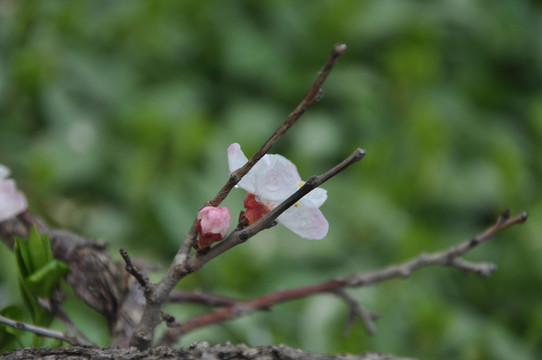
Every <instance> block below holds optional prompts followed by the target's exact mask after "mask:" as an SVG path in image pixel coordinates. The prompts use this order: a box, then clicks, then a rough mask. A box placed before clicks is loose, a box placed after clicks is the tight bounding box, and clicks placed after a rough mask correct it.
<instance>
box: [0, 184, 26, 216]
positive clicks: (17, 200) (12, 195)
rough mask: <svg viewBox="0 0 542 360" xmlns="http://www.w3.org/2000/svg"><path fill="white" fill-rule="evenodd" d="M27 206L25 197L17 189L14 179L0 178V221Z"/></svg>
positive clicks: (18, 212) (16, 213)
mask: <svg viewBox="0 0 542 360" xmlns="http://www.w3.org/2000/svg"><path fill="white" fill-rule="evenodd" d="M27 206H28V204H27V202H26V197H25V196H24V194H23V193H22V192H20V191H18V190H17V187H16V185H15V181H13V180H11V179H8V180H0V221H4V220H7V219H9V218H12V217H14V216H15V215H18V214H20V213H21V212H23V211H24V210H25V209H26V208H27Z"/></svg>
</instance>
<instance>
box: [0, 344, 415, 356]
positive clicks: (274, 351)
mask: <svg viewBox="0 0 542 360" xmlns="http://www.w3.org/2000/svg"><path fill="white" fill-rule="evenodd" d="M36 358H39V359H55V360H68V359H69V360H79V359H81V360H92V359H100V360H108V359H115V360H116V359H126V360H136V359H137V360H146V359H153V360H155V359H166V360H167V359H179V360H181V359H183V360H222V359H239V360H301V359H303V360H407V359H406V358H398V357H395V356H391V355H382V354H378V353H364V354H360V355H350V354H341V355H325V354H318V353H310V352H306V351H302V350H298V349H293V348H291V347H288V346H286V345H272V346H262V347H249V346H247V345H244V344H241V345H232V344H230V343H224V344H219V345H215V346H210V345H209V343H207V342H197V343H194V344H192V345H190V347H188V348H183V349H171V348H169V347H165V346H160V347H156V348H150V349H147V350H142V351H140V350H137V349H136V348H135V347H130V348H100V347H80V346H77V347H64V348H54V349H50V348H38V349H19V350H15V351H13V352H11V353H5V354H3V355H0V359H6V360H34V359H36Z"/></svg>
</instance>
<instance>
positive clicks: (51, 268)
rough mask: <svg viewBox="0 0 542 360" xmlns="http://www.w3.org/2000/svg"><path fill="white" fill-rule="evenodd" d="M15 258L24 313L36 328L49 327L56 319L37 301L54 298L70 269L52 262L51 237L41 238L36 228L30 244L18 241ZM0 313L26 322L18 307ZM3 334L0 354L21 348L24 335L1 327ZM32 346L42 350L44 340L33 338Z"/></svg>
mask: <svg viewBox="0 0 542 360" xmlns="http://www.w3.org/2000/svg"><path fill="white" fill-rule="evenodd" d="M13 255H14V256H15V263H16V264H17V278H18V285H19V291H20V294H21V297H22V300H23V304H24V307H25V311H26V312H27V313H30V316H31V319H32V323H33V324H35V325H38V326H41V327H48V326H49V325H50V324H51V322H52V320H53V316H52V315H51V314H50V313H49V312H48V311H47V310H45V309H44V308H43V307H42V306H40V304H39V303H38V298H43V299H46V298H49V297H51V295H52V294H53V290H54V289H55V288H56V287H57V286H58V284H59V282H60V281H61V280H62V278H63V277H64V275H65V274H66V271H67V270H68V269H67V265H66V264H65V263H63V262H61V261H59V260H56V259H54V258H53V253H52V251H51V244H50V242H49V238H48V236H47V235H43V236H42V235H40V234H39V232H38V230H37V229H36V227H33V228H32V230H31V231H30V234H29V236H28V239H27V240H25V239H22V238H15V246H14V248H13ZM0 313H1V314H2V315H4V316H7V317H8V318H11V319H13V320H18V321H24V317H23V312H22V310H21V308H20V307H18V306H8V307H6V308H4V309H2V310H1V311H0ZM0 334H1V335H2V336H0V338H1V339H2V341H1V342H0V350H6V349H9V348H11V346H13V343H18V344H19V345H22V339H23V337H24V333H23V332H22V331H20V330H16V329H13V328H10V327H8V326H5V325H0ZM32 345H33V346H36V347H37V346H42V345H43V338H40V337H37V336H36V337H34V340H33V342H32Z"/></svg>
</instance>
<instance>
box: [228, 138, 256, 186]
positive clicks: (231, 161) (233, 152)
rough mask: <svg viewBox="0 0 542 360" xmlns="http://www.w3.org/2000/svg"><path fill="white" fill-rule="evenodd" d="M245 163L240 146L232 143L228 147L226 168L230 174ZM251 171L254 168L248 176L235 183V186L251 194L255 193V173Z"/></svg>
mask: <svg viewBox="0 0 542 360" xmlns="http://www.w3.org/2000/svg"><path fill="white" fill-rule="evenodd" d="M247 162H248V159H247V157H246V156H245V154H244V153H243V150H241V145H239V144H238V143H233V144H231V145H230V146H228V166H229V168H230V173H232V172H234V171H235V170H237V169H239V168H241V167H243V165H245V164H246V163H247ZM256 165H258V164H256ZM253 170H254V168H252V169H251V170H250V171H249V172H248V174H246V175H245V176H244V177H243V178H242V179H241V181H239V183H237V186H239V187H240V188H242V189H245V190H246V191H248V192H252V193H254V192H256V177H255V176H254V174H255V172H254V171H253Z"/></svg>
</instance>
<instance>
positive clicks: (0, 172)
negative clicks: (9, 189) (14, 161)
mask: <svg viewBox="0 0 542 360" xmlns="http://www.w3.org/2000/svg"><path fill="white" fill-rule="evenodd" d="M8 175H9V169H8V168H7V167H5V166H4V165H2V164H0V180H2V179H5V178H7V177H8Z"/></svg>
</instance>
